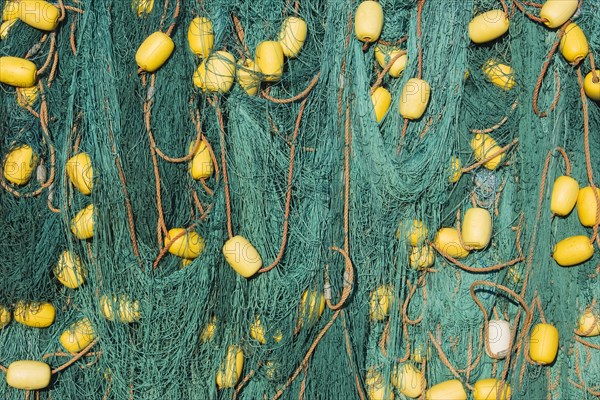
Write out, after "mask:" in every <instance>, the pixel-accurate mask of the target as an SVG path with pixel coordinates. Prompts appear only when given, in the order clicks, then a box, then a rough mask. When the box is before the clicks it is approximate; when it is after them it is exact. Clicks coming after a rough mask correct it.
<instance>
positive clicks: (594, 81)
mask: <svg viewBox="0 0 600 400" xmlns="http://www.w3.org/2000/svg"><path fill="white" fill-rule="evenodd" d="M583 89H584V91H585V94H586V95H587V97H589V98H590V99H592V100H594V101H600V69H597V70H596V75H595V76H594V73H593V72H590V73H588V74H587V75H586V76H585V79H584V81H583Z"/></svg>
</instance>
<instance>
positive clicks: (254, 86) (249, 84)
mask: <svg viewBox="0 0 600 400" xmlns="http://www.w3.org/2000/svg"><path fill="white" fill-rule="evenodd" d="M261 74H262V72H261V70H260V68H259V67H258V64H256V63H255V62H254V61H253V60H251V59H249V58H247V59H246V60H245V61H243V62H242V61H238V65H237V72H236V76H237V81H238V84H239V85H240V87H241V88H242V90H243V91H244V92H246V94H248V95H249V96H254V95H256V93H258V88H259V87H260V75H261Z"/></svg>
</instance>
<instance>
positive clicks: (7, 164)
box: [4, 144, 38, 186]
mask: <svg viewBox="0 0 600 400" xmlns="http://www.w3.org/2000/svg"><path fill="white" fill-rule="evenodd" d="M37 161H38V157H37V155H36V154H35V153H34V151H33V149H32V148H31V147H30V146H29V145H27V144H24V145H21V146H19V147H17V148H15V149H13V150H11V152H10V153H8V155H7V156H6V159H5V160H4V178H5V179H6V180H7V181H9V182H10V183H12V184H14V185H18V186H23V185H26V184H27V183H28V182H29V180H30V179H31V175H32V174H33V171H34V169H35V167H36V166H37Z"/></svg>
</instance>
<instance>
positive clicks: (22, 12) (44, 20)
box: [17, 0, 60, 32]
mask: <svg viewBox="0 0 600 400" xmlns="http://www.w3.org/2000/svg"><path fill="white" fill-rule="evenodd" d="M17 4H18V5H19V19H20V20H21V21H23V22H25V23H26V24H27V25H29V26H32V27H34V28H36V29H39V30H41V31H47V32H49V31H53V30H55V29H56V27H57V26H58V23H59V22H60V21H59V19H60V10H59V9H58V7H56V6H55V5H54V4H50V3H48V2H47V1H41V0H20V1H19V2H18V3H17Z"/></svg>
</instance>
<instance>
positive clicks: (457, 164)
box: [448, 156, 462, 183]
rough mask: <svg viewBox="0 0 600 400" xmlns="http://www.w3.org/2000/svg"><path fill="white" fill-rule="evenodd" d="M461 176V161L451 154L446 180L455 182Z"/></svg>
mask: <svg viewBox="0 0 600 400" xmlns="http://www.w3.org/2000/svg"><path fill="white" fill-rule="evenodd" d="M461 177H462V161H460V158H458V157H456V156H452V158H451V159H450V175H449V176H448V182H450V183H456V182H458V181H459V180H460V178H461Z"/></svg>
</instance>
